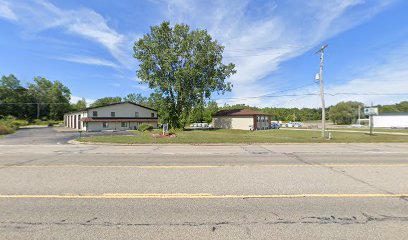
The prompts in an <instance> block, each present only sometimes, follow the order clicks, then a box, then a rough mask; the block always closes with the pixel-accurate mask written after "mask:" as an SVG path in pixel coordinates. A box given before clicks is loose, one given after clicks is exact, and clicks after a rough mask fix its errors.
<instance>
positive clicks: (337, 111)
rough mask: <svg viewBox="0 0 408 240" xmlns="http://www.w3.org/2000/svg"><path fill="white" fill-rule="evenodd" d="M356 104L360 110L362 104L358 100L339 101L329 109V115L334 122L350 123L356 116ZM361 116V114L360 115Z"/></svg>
mask: <svg viewBox="0 0 408 240" xmlns="http://www.w3.org/2000/svg"><path fill="white" fill-rule="evenodd" d="M358 106H360V111H361V110H362V109H363V107H364V104H363V103H360V102H352V101H350V102H339V103H337V104H336V105H335V106H333V107H331V108H330V110H329V117H330V119H331V120H332V121H333V123H335V124H351V123H353V122H354V121H355V120H356V119H357V116H358ZM361 116H363V115H361Z"/></svg>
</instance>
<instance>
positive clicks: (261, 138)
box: [79, 129, 408, 144]
mask: <svg viewBox="0 0 408 240" xmlns="http://www.w3.org/2000/svg"><path fill="white" fill-rule="evenodd" d="M135 133H136V134H139V135H135V136H94V137H88V138H81V139H79V141H81V142H98V143H123V144H146V143H191V144H194V143H247V144H250V143H322V142H325V143H331V142H333V143H354V142H356V143H359V142H360V143H371V142H406V143H408V136H397V135H383V134H379V135H373V136H370V135H368V134H366V133H342V132H332V140H322V139H321V138H320V132H315V131H291V130H284V129H280V130H266V131H255V132H250V131H244V130H226V129H219V130H195V131H179V132H176V135H177V137H175V138H153V137H152V134H153V133H157V132H153V133H150V132H145V133H140V132H137V131H136V132H135Z"/></svg>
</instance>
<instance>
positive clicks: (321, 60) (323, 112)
mask: <svg viewBox="0 0 408 240" xmlns="http://www.w3.org/2000/svg"><path fill="white" fill-rule="evenodd" d="M328 46H329V45H328V44H326V45H324V46H322V47H321V48H320V49H319V51H317V52H316V54H317V53H320V70H319V78H318V80H319V81H320V98H321V101H322V138H324V137H325V131H326V105H325V102H324V82H323V63H324V50H325V49H326V48H327V47H328Z"/></svg>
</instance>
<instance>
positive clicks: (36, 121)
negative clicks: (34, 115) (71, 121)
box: [30, 119, 64, 126]
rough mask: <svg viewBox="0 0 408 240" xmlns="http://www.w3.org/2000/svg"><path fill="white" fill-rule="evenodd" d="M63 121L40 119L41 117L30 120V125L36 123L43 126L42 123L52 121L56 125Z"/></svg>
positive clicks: (45, 123)
mask: <svg viewBox="0 0 408 240" xmlns="http://www.w3.org/2000/svg"><path fill="white" fill-rule="evenodd" d="M63 122H64V121H62V120H61V121H60V120H41V119H34V120H33V121H31V122H30V125H36V126H37V125H38V126H43V125H48V124H50V123H52V124H53V125H54V126H57V125H58V124H60V123H63Z"/></svg>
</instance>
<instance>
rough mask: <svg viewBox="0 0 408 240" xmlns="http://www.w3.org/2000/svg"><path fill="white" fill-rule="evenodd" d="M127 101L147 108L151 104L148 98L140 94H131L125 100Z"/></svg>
mask: <svg viewBox="0 0 408 240" xmlns="http://www.w3.org/2000/svg"><path fill="white" fill-rule="evenodd" d="M123 100H125V101H130V102H134V103H137V104H140V105H144V106H147V105H148V104H149V102H148V98H147V97H145V96H143V95H142V94H140V93H130V94H128V95H126V97H124V98H123Z"/></svg>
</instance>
